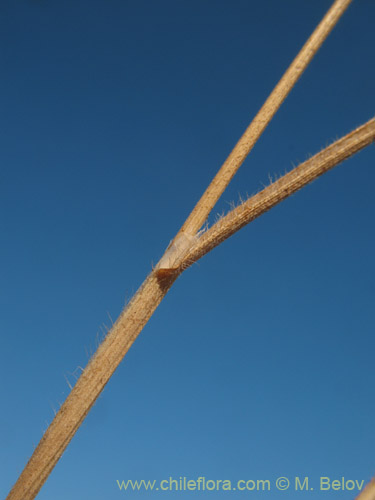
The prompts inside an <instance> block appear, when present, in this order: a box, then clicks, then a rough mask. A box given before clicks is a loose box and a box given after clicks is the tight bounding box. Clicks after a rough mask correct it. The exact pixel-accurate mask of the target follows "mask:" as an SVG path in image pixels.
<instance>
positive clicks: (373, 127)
mask: <svg viewBox="0 0 375 500" xmlns="http://www.w3.org/2000/svg"><path fill="white" fill-rule="evenodd" d="M374 140H375V119H371V120H370V121H368V122H367V123H365V124H364V125H362V126H360V127H358V128H357V129H356V130H354V131H353V132H350V133H349V134H348V135H346V136H345V137H342V138H341V139H339V140H337V141H336V142H334V143H333V144H331V145H330V146H328V147H327V148H325V149H324V150H323V151H321V152H320V153H318V154H316V155H315V156H313V157H312V158H310V159H308V160H307V161H305V162H304V163H302V164H301V165H299V166H298V167H296V168H294V169H293V170H291V171H290V172H288V173H287V174H285V175H284V176H283V177H281V178H280V179H278V180H277V181H275V182H273V183H272V184H271V185H269V186H267V187H266V188H265V189H263V190H262V191H260V192H259V193H257V194H256V195H254V196H252V197H251V198H249V199H248V200H246V201H245V202H243V203H241V205H239V206H238V207H236V208H235V209H233V210H232V211H231V212H229V213H228V214H227V215H226V216H225V217H223V218H221V219H220V220H219V221H218V222H217V223H216V224H214V225H213V226H212V227H211V228H210V229H208V230H207V231H206V232H204V233H203V234H202V235H201V236H200V238H199V239H198V240H197V242H196V243H195V244H194V245H193V246H192V247H191V248H190V250H189V252H188V253H186V254H185V255H184V256H183V259H182V260H181V262H178V261H176V263H175V265H176V266H177V267H178V266H181V267H182V268H186V267H187V266H188V265H190V264H192V263H193V262H196V261H197V260H198V259H200V258H201V257H203V255H205V254H206V253H208V252H209V251H210V250H212V249H213V248H215V247H216V246H217V245H219V244H220V243H221V242H222V241H224V240H226V239H227V238H229V237H230V236H232V235H233V234H234V233H235V232H236V231H238V230H239V229H241V228H242V227H243V226H245V225H246V224H248V223H249V222H251V221H252V220H254V219H256V218H257V217H259V216H260V215H262V214H263V213H264V212H267V211H268V210H269V209H270V208H272V207H274V206H275V205H277V204H278V203H280V202H281V201H283V200H285V198H288V196H291V195H292V194H293V193H295V192H296V191H298V190H299V189H301V188H302V187H304V186H306V184H308V183H310V182H312V181H313V180H315V179H317V178H318V177H319V176H321V175H322V174H324V173H325V172H327V171H328V170H330V169H332V168H333V167H335V166H336V165H338V164H339V163H341V162H342V161H344V160H346V159H347V158H349V157H350V156H352V155H353V154H355V153H357V152H358V151H360V150H361V149H363V148H364V147H365V146H368V145H369V144H370V143H371V142H373V141H374Z"/></svg>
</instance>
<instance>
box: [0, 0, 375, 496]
mask: <svg viewBox="0 0 375 500" xmlns="http://www.w3.org/2000/svg"><path fill="white" fill-rule="evenodd" d="M330 4H331V2H330V1H327V0H316V1H314V2H300V1H297V0H287V1H285V2H280V1H279V0H265V1H264V2H258V1H256V2H255V1H253V0H247V1H244V0H232V1H231V2H229V1H221V0H217V1H213V0H205V1H196V0H189V1H186V0H179V1H177V2H176V1H173V2H172V1H171V0H161V1H160V2H150V1H143V0H140V1H138V2H129V1H120V0H109V1H107V2H99V1H98V0H92V1H90V2H85V1H82V0H75V1H74V2H73V1H71V0H67V1H65V2H57V1H55V0H52V1H49V2H47V1H46V0H33V1H31V0H28V1H26V0H23V1H22V0H21V1H20V2H11V1H10V0H5V1H3V2H2V3H1V6H0V19H1V21H0V22H1V30H0V39H1V42H0V46H1V51H0V58H1V59H0V60H1V68H2V72H1V73H2V77H1V89H2V91H1V113H0V127H1V135H0V140H1V148H0V155H1V156H0V159H1V167H0V213H1V215H0V224H1V226H0V227H1V246H0V257H1V258H0V279H1V283H2V286H1V287H0V308H1V315H0V324H1V335H2V348H1V352H0V376H1V380H2V384H1V401H2V405H1V406H2V410H1V412H0V442H1V447H0V470H1V474H0V478H1V480H0V496H1V497H5V495H6V493H7V492H8V491H9V489H10V487H11V485H12V484H13V483H14V481H15V480H16V478H17V476H18V474H19V473H20V472H21V470H22V468H23V466H24V465H25V463H26V461H27V459H28V458H29V456H30V455H31V453H32V451H33V449H34V446H35V445H36V444H37V443H38V441H39V440H40V438H41V436H42V433H43V431H44V429H45V428H46V427H47V425H48V423H50V422H51V420H52V418H53V415H54V413H53V408H55V409H57V408H58V407H59V403H61V402H63V400H64V399H65V397H66V396H67V394H68V392H69V387H68V384H67V382H66V380H65V377H67V378H68V380H70V383H73V380H74V377H73V375H72V372H74V370H75V369H76V368H77V367H78V366H85V364H86V363H87V360H88V355H89V353H90V352H93V351H94V350H95V348H96V345H97V342H98V340H97V339H98V336H99V337H100V335H101V328H102V327H103V324H106V325H109V324H110V319H109V316H110V317H112V318H114V319H115V318H116V317H117V316H118V314H119V313H120V311H121V309H122V307H123V305H124V304H125V302H126V300H128V299H129V298H130V297H131V295H132V294H133V293H134V291H135V290H136V289H137V287H138V286H139V285H140V284H141V283H142V281H143V279H144V278H145V277H146V275H147V273H148V272H149V270H150V269H151V265H152V263H153V262H154V263H155V262H156V261H157V260H158V259H159V258H160V256H161V255H162V253H163V250H164V248H165V247H166V246H167V245H168V242H169V241H170V239H171V238H172V237H173V236H174V234H175V233H176V231H177V230H178V229H179V227H180V226H181V224H182V223H183V221H184V220H185V218H186V217H187V215H188V213H189V212H190V210H191V209H192V207H193V205H194V204H195V202H196V201H197V200H198V198H199V197H200V195H201V193H202V192H203V190H204V189H205V187H206V186H207V184H208V183H209V181H210V180H211V178H212V177H213V175H214V174H215V172H216V171H217V169H218V168H219V166H220V165H221V163H222V162H223V161H224V159H225V158H226V156H227V155H228V153H229V152H230V150H231V148H232V147H233V145H234V144H235V142H236V141H237V139H238V138H239V137H240V135H241V134H242V132H243V131H244V129H245V128H246V126H247V125H248V123H249V122H250V120H251V118H252V117H253V116H254V115H255V113H256V112H257V111H258V109H259V108H260V106H261V105H262V103H263V101H264V99H265V98H266V97H267V95H268V93H269V92H270V91H271V90H272V88H273V86H274V85H275V84H276V82H277V81H278V79H279V78H280V77H281V75H282V73H283V71H284V70H285V69H286V67H287V66H288V64H289V63H290V61H291V60H292V59H293V57H294V56H295V55H296V53H297V52H298V50H299V49H300V47H301V46H302V44H303V43H304V41H305V40H306V39H307V37H308V36H309V35H310V33H311V32H312V30H313V28H314V27H315V25H316V24H317V23H318V22H319V20H320V19H321V17H322V16H323V14H324V13H325V12H326V10H327V9H328V8H329V6H330ZM374 15H375V3H374V2H373V1H371V0H361V1H357V2H353V5H352V6H351V7H350V8H349V10H348V11H347V12H346V14H345V15H344V17H343V19H342V20H341V21H340V23H339V25H338V26H337V27H336V28H335V30H334V31H333V33H332V34H331V35H330V37H329V38H328V40H327V42H326V44H325V45H324V46H323V48H322V49H321V50H320V51H319V53H318V54H317V56H316V57H315V59H314V60H313V62H312V64H311V66H310V67H309V68H308V70H307V71H306V73H305V74H304V75H303V77H302V79H301V80H300V81H299V82H298V84H297V86H296V88H295V89H294V90H293V91H292V93H291V95H290V96H289V97H288V99H287V100H286V102H285V103H284V104H283V106H282V108H281V109H280V111H279V112H278V114H277V116H276V117H275V119H274V120H273V121H272V124H271V125H270V126H269V128H268V129H267V130H266V132H265V133H264V135H263V136H262V138H261V140H260V141H259V143H258V144H257V145H256V147H255V149H254V150H253V152H252V153H251V155H250V156H249V158H248V159H247V160H246V162H245V163H244V165H243V167H242V168H241V170H240V172H239V173H238V174H237V176H236V177H235V178H234V180H233V181H232V183H231V185H230V187H229V188H228V189H227V191H226V192H225V193H224V195H223V198H222V200H221V201H220V203H219V204H218V205H217V207H216V208H215V211H214V215H215V213H218V212H222V211H223V210H228V208H229V203H230V202H231V201H232V200H234V201H238V199H239V196H242V197H245V196H246V194H247V193H248V194H251V193H253V192H256V191H257V190H258V189H259V188H261V187H262V184H263V183H267V182H268V175H269V174H271V175H274V174H277V175H279V174H281V173H283V172H285V171H286V170H289V169H290V168H291V167H292V165H293V164H297V163H298V162H300V161H303V160H304V159H306V157H307V156H308V155H310V154H313V153H315V152H317V151H319V150H320V149H321V148H322V147H324V146H325V145H326V144H328V143H329V142H331V141H332V140H334V139H335V138H336V137H339V136H341V135H343V134H345V133H347V132H349V131H350V130H352V129H353V128H355V127H356V126H358V125H360V124H361V123H363V122H365V121H367V120H368V119H370V118H371V116H372V115H373V113H374V87H373V82H374V79H375V67H374V64H373V62H372V61H373V52H374V46H375V32H374V30H373V23H374V21H373V20H374ZM373 166H374V148H373V146H371V147H369V148H367V150H365V151H363V152H362V153H360V154H358V155H357V156H355V157H354V158H352V159H350V160H349V161H347V162H345V163H344V164H343V165H341V166H339V167H337V168H336V169H335V170H333V171H332V172H329V173H328V174H326V175H325V176H324V177H323V178H321V179H319V180H318V181H316V182H314V183H313V184H312V185H310V186H308V187H307V188H305V189H304V190H303V191H301V192H299V193H297V194H296V195H295V196H293V197H292V198H291V199H289V200H287V201H285V202H284V203H282V204H281V205H280V206H278V207H276V208H275V209H273V210H272V211H271V212H269V213H268V214H266V215H264V216H263V217H262V218H260V219H258V220H257V221H255V222H254V223H252V224H251V225H250V226H248V227H246V228H244V229H243V230H241V232H240V233H238V234H236V235H235V236H234V237H232V238H231V239H230V240H228V241H226V242H225V243H224V244H222V245H221V246H220V247H218V248H217V249H215V250H214V251H213V252H212V253H211V254H209V255H207V256H206V257H205V258H204V259H202V261H201V262H199V263H198V264H196V265H194V266H193V267H192V268H191V269H189V270H188V271H187V272H186V273H185V274H183V275H182V276H181V277H180V278H179V279H178V281H177V282H176V283H175V285H174V287H173V288H172V290H171V291H170V292H169V294H168V295H167V297H166V298H165V300H164V301H163V303H162V304H161V306H160V307H159V309H158V310H157V311H156V313H155V315H154V316H153V318H152V319H151V321H150V322H149V323H148V325H147V326H146V328H145V329H144V331H143V332H142V333H141V335H140V337H139V338H138V339H137V341H136V343H135V345H134V346H133V347H132V349H131V350H130V351H129V353H128V355H127V356H126V359H125V360H124V362H123V363H122V364H121V365H120V367H119V369H118V370H117V372H116V373H115V375H114V377H113V378H112V379H111V381H110V383H109V384H108V386H107V388H106V389H105V391H104V392H103V394H102V396H101V397H100V398H99V400H98V402H97V403H96V405H95V406H94V408H93V410H92V411H91V413H90V414H89V416H88V418H87V419H86V421H85V422H84V424H83V425H82V427H81V428H80V430H79V431H78V433H77V434H76V436H75V437H74V439H73V441H72V443H71V444H70V446H69V447H68V450H67V451H66V453H65V454H64V456H63V457H62V459H61V460H60V462H59V463H58V465H57V466H56V468H55V470H54V471H53V473H52V475H51V476H50V478H49V480H48V481H47V483H46V485H45V486H44V488H43V489H42V490H41V492H40V494H39V496H38V498H40V499H41V500H47V499H48V500H50V499H54V500H60V499H64V500H65V499H67V498H69V499H70V500H76V499H77V500H78V499H79V500H83V499H89V498H90V499H91V500H99V499H103V498H106V499H110V500H112V499H114V500H115V499H118V498H122V497H124V495H126V496H127V498H154V497H155V498H156V497H161V498H162V497H163V494H161V493H160V492H159V493H158V492H155V493H151V492H140V493H137V494H136V493H134V494H133V493H131V492H127V493H126V494H125V493H123V492H120V491H119V490H118V488H117V486H116V479H119V480H122V479H124V480H126V479H133V480H135V479H147V480H148V479H151V480H152V479H157V480H162V479H165V478H169V477H170V476H172V477H174V478H179V477H180V476H185V477H187V478H188V479H196V478H198V477H199V476H205V477H206V478H208V479H230V480H232V481H233V482H235V481H237V480H239V479H269V480H271V482H273V481H274V480H275V479H276V478H277V477H279V476H286V477H288V478H294V477H295V476H301V477H304V476H309V477H310V479H311V481H312V483H313V486H317V482H318V479H319V477H320V476H329V477H331V478H332V479H336V478H341V477H342V476H344V477H346V478H348V479H357V480H362V479H364V480H365V482H367V481H368V480H369V479H370V477H371V476H372V475H373V474H374V473H375V462H374V448H375V436H374V432H373V429H374V425H373V415H374V412H375V403H374V397H373V391H374V389H373V387H374V370H373V359H374V357H373V352H374V347H375V340H374V326H375V319H374V299H375V278H374V276H375V269H374V267H375V266H374V257H373V256H374V248H375V238H374V229H373V227H374V224H373V220H374V215H375V205H374V198H373V184H374V181H375V173H374V169H373ZM249 494H251V495H253V496H255V495H257V497H259V498H261V497H262V496H264V497H267V498H271V499H279V498H282V497H283V496H284V497H285V496H286V495H288V497H292V498H297V497H301V496H302V497H303V496H306V495H308V496H309V498H310V499H312V500H314V499H315V498H321V496H322V495H323V496H324V497H326V498H340V499H349V498H353V497H354V496H355V494H354V493H352V492H348V491H346V492H342V491H337V492H332V491H331V492H324V493H322V492H319V491H318V488H317V487H316V488H315V490H314V491H311V492H309V493H308V494H307V493H306V492H302V493H301V492H295V491H293V490H292V489H291V490H288V492H279V491H277V490H276V489H275V488H274V487H273V488H272V490H271V491H270V492H267V493H259V494H256V493H254V492H253V493H248V495H249ZM165 495H166V496H167V497H169V498H172V497H173V498H181V499H185V498H191V497H192V496H194V495H195V497H196V498H206V497H210V498H213V496H215V498H224V497H226V498H228V496H229V495H230V496H231V497H233V498H237V497H238V498H241V497H242V496H243V495H246V493H242V494H241V493H239V492H232V493H229V494H228V493H225V492H214V493H212V492H201V493H197V492H194V493H192V492H178V493H177V492H174V493H169V494H167V493H165Z"/></svg>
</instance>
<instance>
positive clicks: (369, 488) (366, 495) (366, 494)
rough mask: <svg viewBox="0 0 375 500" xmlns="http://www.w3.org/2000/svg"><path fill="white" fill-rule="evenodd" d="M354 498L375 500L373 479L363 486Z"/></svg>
mask: <svg viewBox="0 0 375 500" xmlns="http://www.w3.org/2000/svg"><path fill="white" fill-rule="evenodd" d="M356 500H375V479H374V478H373V479H371V481H370V482H369V483H368V484H367V485H366V486H365V488H364V489H363V490H362V491H361V493H360V494H359V495H358V496H357V498H356Z"/></svg>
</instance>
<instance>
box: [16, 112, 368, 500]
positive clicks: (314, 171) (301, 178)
mask: <svg viewBox="0 0 375 500" xmlns="http://www.w3.org/2000/svg"><path fill="white" fill-rule="evenodd" d="M374 140H375V119H373V120H370V121H369V122H367V123H366V124H365V125H363V126H361V127H359V128H358V129H356V130H355V131H354V132H351V133H350V134H348V135H347V136H345V137H343V138H342V139H340V140H338V141H336V142H335V143H333V144H332V145H331V146H329V147H328V148H326V149H324V150H323V151H321V152H320V153H318V154H317V155H315V156H313V157H312V158H310V159H309V160H307V161H306V162H304V163H302V164H301V165H300V166H298V167H296V168H295V169H293V170H292V171H291V172H289V173H288V174H286V175H285V176H284V177H282V178H280V179H279V180H277V181H276V182H274V183H273V184H271V185H270V186H268V187H267V188H265V189H264V190H263V191H261V192H260V193H258V194H256V195H255V196H253V197H252V198H250V199H249V200H247V201H245V202H244V203H242V204H241V205H240V206H238V207H237V208H235V209H234V210H232V211H231V212H230V213H229V214H228V215H226V216H225V217H224V218H223V219H221V220H220V221H219V222H217V223H216V224H215V225H214V226H213V227H212V228H211V229H209V230H208V231H207V232H205V233H203V234H202V236H200V238H199V239H198V240H197V242H196V243H195V244H194V246H193V247H192V249H191V250H190V252H189V253H188V254H187V255H186V256H185V258H184V260H183V261H182V262H181V263H180V264H179V265H178V267H177V268H173V269H170V270H160V269H155V270H153V271H152V273H151V274H150V275H149V276H148V278H147V279H146V280H145V282H144V284H143V285H142V286H141V287H140V289H139V290H138V291H137V293H136V294H135V295H134V297H133V299H132V300H131V301H130V302H129V304H128V305H127V307H126V308H125V309H124V311H123V312H122V314H121V315H120V317H119V318H118V320H117V321H116V323H115V324H114V325H113V327H112V329H111V331H110V332H109V334H108V335H107V337H106V338H105V339H104V341H103V343H102V344H101V345H100V346H99V348H98V350H97V351H96V353H95V355H94V356H93V358H92V359H91V360H90V362H89V364H88V365H87V367H86V369H85V370H84V371H83V373H82V374H81V376H80V378H79V379H78V381H77V383H76V385H75V386H74V387H73V389H72V391H71V393H70V394H69V396H68V397H67V399H66V400H65V402H64V404H63V405H62V406H61V408H60V410H59V411H58V413H57V415H56V416H55V418H54V420H53V421H52V423H51V425H50V426H49V428H48V429H47V431H46V433H45V434H44V436H43V438H42V439H41V441H40V443H39V445H38V447H37V448H36V449H35V451H34V453H33V455H32V457H31V458H30V460H29V462H28V463H27V465H26V467H25V469H24V471H23V472H22V474H21V476H20V477H19V479H18V481H17V483H16V484H15V485H14V487H13V489H12V491H11V492H10V494H9V496H8V497H7V500H31V499H33V498H35V496H36V495H37V493H38V491H39V490H40V488H41V487H42V486H43V484H44V482H45V481H46V479H47V477H48V476H49V474H50V473H51V471H52V469H53V467H54V466H55V465H56V463H57V461H58V460H59V458H60V457H61V455H62V454H63V452H64V450H65V448H66V447H67V446H68V444H69V442H70V440H71V439H72V437H73V436H74V434H75V432H76V431H77V429H78V428H79V426H80V425H81V423H82V422H83V420H84V418H85V417H86V415H87V414H88V412H89V411H90V409H91V407H92V406H93V404H94V403H95V401H96V399H97V398H98V396H99V394H100V393H101V392H102V390H103V389H104V387H105V385H106V384H107V382H108V380H109V379H110V377H111V376H112V374H113V373H114V371H115V370H116V368H117V367H118V365H119V364H120V362H121V361H122V359H123V357H124V356H125V354H126V353H127V351H128V350H129V348H130V347H131V345H132V344H133V342H134V340H135V339H136V338H137V336H138V335H139V333H140V332H141V330H142V329H143V327H144V326H145V324H146V323H147V321H148V320H149V319H150V317H151V316H152V314H153V312H154V311H155V309H156V308H157V306H158V305H159V304H160V302H161V300H162V299H163V297H164V296H165V295H166V293H167V292H168V290H169V288H170V287H171V286H172V284H173V282H174V281H175V280H176V278H177V277H178V275H179V274H181V272H182V271H183V269H185V268H186V267H188V266H189V265H190V264H191V263H192V262H195V261H196V260H198V259H199V258H200V257H202V256H203V255H205V254H206V253H207V252H209V251H210V250H211V249H212V248H214V247H215V246H217V245H218V244H219V243H220V242H221V241H223V240H225V239H226V238H228V237H229V236H231V235H232V234H233V233H234V232H236V231H238V229H240V228H241V227H243V226H244V225H246V224H248V223H249V222H250V221H251V220H253V219H254V218H255V217H258V216H259V215H261V214H262V213H264V212H265V211H267V210H269V209H270V208H271V207H272V206H274V205H276V204H277V203H279V202H280V201H282V200H284V199H285V198H286V197H288V196H290V195H291V194H292V193H294V192H295V191H297V190H298V189H301V187H303V186H304V185H306V184H307V183H309V182H311V181H312V180H314V179H316V178H317V177H318V176H319V175H322V174H323V173H324V172H327V171H328V170H329V169H330V168H332V167H334V166H335V165H337V164H338V163H339V162H341V161H343V160H344V159H346V158H348V157H349V156H351V155H353V154H354V153H356V152H357V151H359V150H360V149H362V148H364V147H365V146H367V145H368V144H370V143H371V142H372V141H374ZM163 271H165V272H163ZM361 500H362V499H361Z"/></svg>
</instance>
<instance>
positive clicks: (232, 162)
mask: <svg viewBox="0 0 375 500" xmlns="http://www.w3.org/2000/svg"><path fill="white" fill-rule="evenodd" d="M351 1H352V0H336V1H335V2H334V3H333V5H332V7H331V8H330V9H329V10H328V12H327V13H326V15H325V16H324V18H323V19H322V21H321V22H320V23H319V24H318V26H317V27H316V29H315V30H314V32H313V33H312V35H311V36H310V38H309V39H308V40H307V42H306V43H305V45H304V46H303V47H302V49H301V50H300V52H299V53H298V55H297V56H296V58H295V59H294V60H293V62H292V63H291V65H290V66H289V68H288V69H287V71H286V72H285V74H284V76H283V77H282V78H281V80H280V81H279V83H278V84H277V85H276V87H275V88H274V89H273V91H272V92H271V94H270V95H269V97H268V99H267V100H266V101H265V103H264V104H263V106H262V107H261V109H260V110H259V112H258V114H257V115H256V116H255V118H254V119H253V121H252V122H251V123H250V125H249V127H248V128H247V129H246V131H245V132H244V134H243V135H242V137H241V138H240V140H239V141H238V142H237V144H236V146H235V147H234V149H233V151H232V152H231V153H230V155H229V156H228V158H227V159H226V161H225V162H224V163H223V165H222V167H221V168H220V170H219V171H218V173H217V174H216V176H215V177H214V179H213V180H212V182H211V184H210V185H209V186H208V188H207V189H206V191H205V192H204V194H203V195H202V197H201V199H200V200H199V201H198V203H197V204H196V206H195V207H194V209H193V211H192V212H191V214H190V215H189V217H188V218H187V219H186V221H185V223H184V225H183V226H182V228H181V229H180V231H179V232H178V234H177V236H176V239H177V238H178V237H179V236H180V235H181V234H182V233H184V234H187V235H195V234H196V233H197V232H198V231H199V230H200V228H201V227H202V225H203V224H204V222H205V221H206V219H207V217H208V216H209V214H210V212H211V210H212V209H213V207H214V206H215V205H216V202H217V201H218V199H219V198H220V196H221V195H222V193H223V192H224V190H225V189H226V187H227V186H228V184H229V182H230V181H231V179H232V178H233V176H234V175H235V173H236V172H237V170H238V169H239V168H240V166H241V165H242V163H243V162H244V160H245V158H246V156H247V155H248V154H249V152H250V151H251V149H252V148H253V147H254V145H255V143H256V142H257V140H258V139H259V137H260V136H261V135H262V133H263V132H264V130H265V128H266V127H267V125H268V124H269V122H270V121H271V119H272V118H273V116H274V115H275V113H276V112H277V110H278V109H279V108H280V106H281V104H282V103H283V102H284V100H285V98H286V97H287V96H288V94H289V92H290V91H291V90H292V88H293V87H294V85H295V84H296V82H297V80H298V79H299V78H300V76H301V75H302V73H303V72H304V71H305V69H306V68H307V66H308V65H309V63H310V61H311V60H312V58H313V57H314V55H315V54H316V52H317V51H318V50H319V48H320V47H321V45H322V44H323V42H324V40H325V39H326V38H327V36H328V35H329V33H330V32H331V31H332V29H333V28H334V26H335V25H336V24H337V22H338V20H339V19H340V17H341V16H342V14H343V13H344V12H345V10H346V9H347V8H348V6H349V4H350V2H351Z"/></svg>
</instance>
